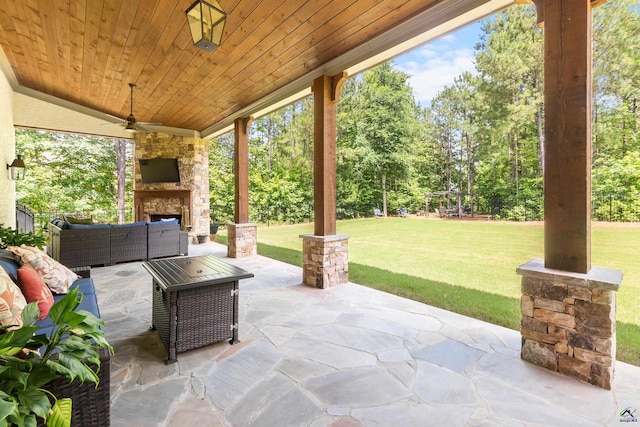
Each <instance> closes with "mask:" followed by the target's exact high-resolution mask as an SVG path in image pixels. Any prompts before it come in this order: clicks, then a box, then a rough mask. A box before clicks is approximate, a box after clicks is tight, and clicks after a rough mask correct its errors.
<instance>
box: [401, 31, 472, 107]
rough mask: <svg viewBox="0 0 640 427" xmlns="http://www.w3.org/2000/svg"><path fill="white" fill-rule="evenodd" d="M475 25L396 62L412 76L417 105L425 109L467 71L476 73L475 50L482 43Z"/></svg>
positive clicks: (418, 49) (411, 82)
mask: <svg viewBox="0 0 640 427" xmlns="http://www.w3.org/2000/svg"><path fill="white" fill-rule="evenodd" d="M480 32H481V31H480V23H479V22H476V23H473V24H471V25H469V26H467V27H464V28H462V29H461V30H458V31H456V32H454V33H450V34H448V35H446V36H443V37H441V38H440V39H438V40H435V41H433V42H431V43H429V44H426V45H424V46H422V47H418V48H416V49H414V50H412V51H411V52H409V53H406V54H404V55H401V56H399V57H397V58H395V59H394V60H393V62H394V64H395V66H396V68H398V69H399V70H401V71H404V72H406V73H407V74H409V75H411V78H410V80H409V84H410V85H411V86H412V87H413V90H414V95H415V97H416V101H418V102H420V104H421V105H422V106H424V107H426V106H429V104H430V102H431V99H433V97H434V96H435V95H436V93H437V92H438V91H440V90H442V89H443V88H444V87H445V86H449V85H451V84H453V79H454V78H455V77H457V76H459V75H460V74H462V73H463V72H465V71H471V72H475V65H474V62H473V53H474V50H473V48H474V46H475V45H476V43H478V42H479V41H480Z"/></svg>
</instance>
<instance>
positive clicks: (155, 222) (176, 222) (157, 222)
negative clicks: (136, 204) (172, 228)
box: [147, 218, 179, 225]
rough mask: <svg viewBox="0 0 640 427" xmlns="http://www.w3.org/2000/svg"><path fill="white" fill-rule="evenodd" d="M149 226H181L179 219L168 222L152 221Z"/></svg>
mask: <svg viewBox="0 0 640 427" xmlns="http://www.w3.org/2000/svg"><path fill="white" fill-rule="evenodd" d="M147 224H149V225H169V224H179V222H178V219H177V218H171V219H169V220H167V221H164V220H162V221H151V222H148V223H147Z"/></svg>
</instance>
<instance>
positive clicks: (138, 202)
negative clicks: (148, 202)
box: [133, 190, 193, 224]
mask: <svg viewBox="0 0 640 427" xmlns="http://www.w3.org/2000/svg"><path fill="white" fill-rule="evenodd" d="M143 199H182V204H183V205H184V206H186V207H187V208H189V224H192V223H193V222H192V221H193V206H191V190H134V191H133V205H134V206H135V214H136V221H144V220H145V217H144V214H145V213H144V205H143V203H142V201H143Z"/></svg>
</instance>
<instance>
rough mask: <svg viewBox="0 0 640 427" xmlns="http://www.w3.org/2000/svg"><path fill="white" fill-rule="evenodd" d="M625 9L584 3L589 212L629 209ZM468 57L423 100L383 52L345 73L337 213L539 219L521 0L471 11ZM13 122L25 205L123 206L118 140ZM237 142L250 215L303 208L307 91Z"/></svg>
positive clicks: (536, 79)
mask: <svg viewBox="0 0 640 427" xmlns="http://www.w3.org/2000/svg"><path fill="white" fill-rule="evenodd" d="M639 16H640V4H639V3H638V1H637V0H633V1H632V0H610V1H609V2H607V3H606V4H604V5H603V6H600V7H597V8H595V9H594V26H593V64H594V66H593V155H592V158H593V163H592V188H593V194H594V204H593V210H594V218H596V219H611V218H614V217H615V219H617V220H625V221H639V220H640V213H639V211H640V209H638V208H637V206H638V201H639V200H640V141H639V140H638V130H639V129H638V128H639V126H638V125H639V123H640V110H639V108H638V107H639V106H638V103H639V98H640V19H638V17H639ZM474 61H475V68H476V70H475V72H473V73H470V72H466V73H463V74H461V75H459V76H457V77H456V78H455V80H454V83H453V84H452V85H450V86H447V87H445V88H443V89H442V90H441V91H440V92H439V93H438V94H437V95H436V96H435V98H434V99H433V100H431V103H430V105H429V106H426V107H425V106H421V105H420V104H419V103H417V102H416V100H415V96H414V92H413V89H412V87H411V86H410V85H409V78H410V76H409V75H408V74H406V73H404V72H402V71H400V70H398V69H397V67H396V66H395V64H394V63H393V62H388V63H385V64H382V65H380V66H378V67H376V68H373V69H371V70H369V71H367V72H365V73H363V74H360V75H358V76H354V77H352V78H349V79H348V80H347V81H346V82H345V84H344V85H343V86H342V91H341V96H340V102H339V103H338V113H337V114H338V117H337V200H336V202H337V216H338V218H352V217H361V216H371V215H373V209H374V208H378V209H380V210H381V211H384V212H386V213H388V214H395V213H396V210H397V209H398V208H400V207H405V208H407V209H408V210H409V211H411V212H416V211H420V210H425V209H427V208H428V209H429V210H430V211H431V212H433V211H434V210H435V209H437V208H443V207H444V208H452V207H453V206H455V205H458V204H460V205H461V207H460V209H461V208H462V206H464V208H465V212H468V213H492V214H498V215H499V216H500V217H501V218H504V219H515V220H521V219H524V218H525V217H526V218H533V219H542V213H543V205H542V203H543V198H542V194H543V180H542V176H543V170H544V156H543V153H544V99H543V90H544V75H543V68H544V65H543V29H541V28H539V27H538V26H537V22H536V11H535V8H534V7H533V6H513V7H510V8H508V9H506V10H505V11H503V12H500V13H498V14H496V15H494V16H492V17H491V18H488V19H486V20H484V21H483V22H482V31H481V37H480V40H479V41H478V43H477V45H476V47H475V51H474ZM16 136H17V137H16V145H17V149H18V151H19V152H20V153H23V154H24V156H25V159H27V160H28V161H29V163H30V164H31V165H33V167H30V171H29V174H28V177H27V179H26V180H25V181H22V182H19V183H18V186H17V189H18V200H20V201H21V202H22V203H24V204H26V205H27V206H29V207H30V208H32V209H34V210H35V211H38V212H92V213H94V215H96V216H98V217H101V218H102V219H104V220H108V221H114V222H116V221H118V220H128V219H130V215H131V211H132V209H131V186H132V177H131V173H132V169H133V167H132V164H131V161H132V160H131V146H130V144H127V143H126V142H125V141H118V140H110V139H105V138H95V137H90V136H78V135H66V134H51V133H44V132H39V131H33V130H17V131H16ZM249 145H250V146H249V151H250V167H249V173H250V176H249V189H250V191H249V192H250V194H249V202H250V207H251V209H250V215H251V220H252V221H255V222H260V223H271V222H301V221H309V220H312V219H313V212H312V210H313V100H312V98H311V97H308V98H305V99H302V100H300V101H298V102H296V103H293V104H291V105H288V106H286V107H283V108H281V109H280V110H278V111H276V112H273V113H271V114H269V115H268V116H264V117H261V118H258V119H256V120H255V121H254V122H253V123H252V126H251V133H250V140H249ZM209 148H210V149H209V161H210V200H211V201H210V203H211V214H212V220H213V221H214V222H217V223H225V222H228V221H232V220H233V209H234V203H233V197H234V179H233V174H234V170H233V134H232V133H229V134H225V135H222V136H220V137H218V138H215V139H213V140H212V141H210V147H209ZM116 165H118V167H116ZM600 194H603V195H606V197H604V198H599V197H598V195H600ZM612 198H615V199H616V200H617V203H616V204H615V205H614V204H612V203H611V202H612ZM602 200H604V202H601V201H602ZM605 202H607V203H605ZM614 206H615V207H614ZM613 211H615V212H613Z"/></svg>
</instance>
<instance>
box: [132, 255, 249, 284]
mask: <svg viewBox="0 0 640 427" xmlns="http://www.w3.org/2000/svg"><path fill="white" fill-rule="evenodd" d="M142 265H143V267H144V268H145V269H146V270H147V271H148V272H149V273H150V274H151V275H152V276H153V278H154V279H155V280H156V281H157V282H158V283H159V284H160V286H162V287H163V288H164V289H165V290H168V291H176V290H181V289H189V288H195V287H199V286H207V285H215V284H219V283H228V282H230V281H235V280H240V279H248V278H250V277H253V273H249V272H247V271H245V270H243V269H241V268H239V267H236V266H234V265H231V264H227V263H226V262H224V261H222V260H221V259H220V258H217V257H215V256H213V255H203V256H191V257H179V258H167V259H157V260H153V261H145V262H143V263H142Z"/></svg>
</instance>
